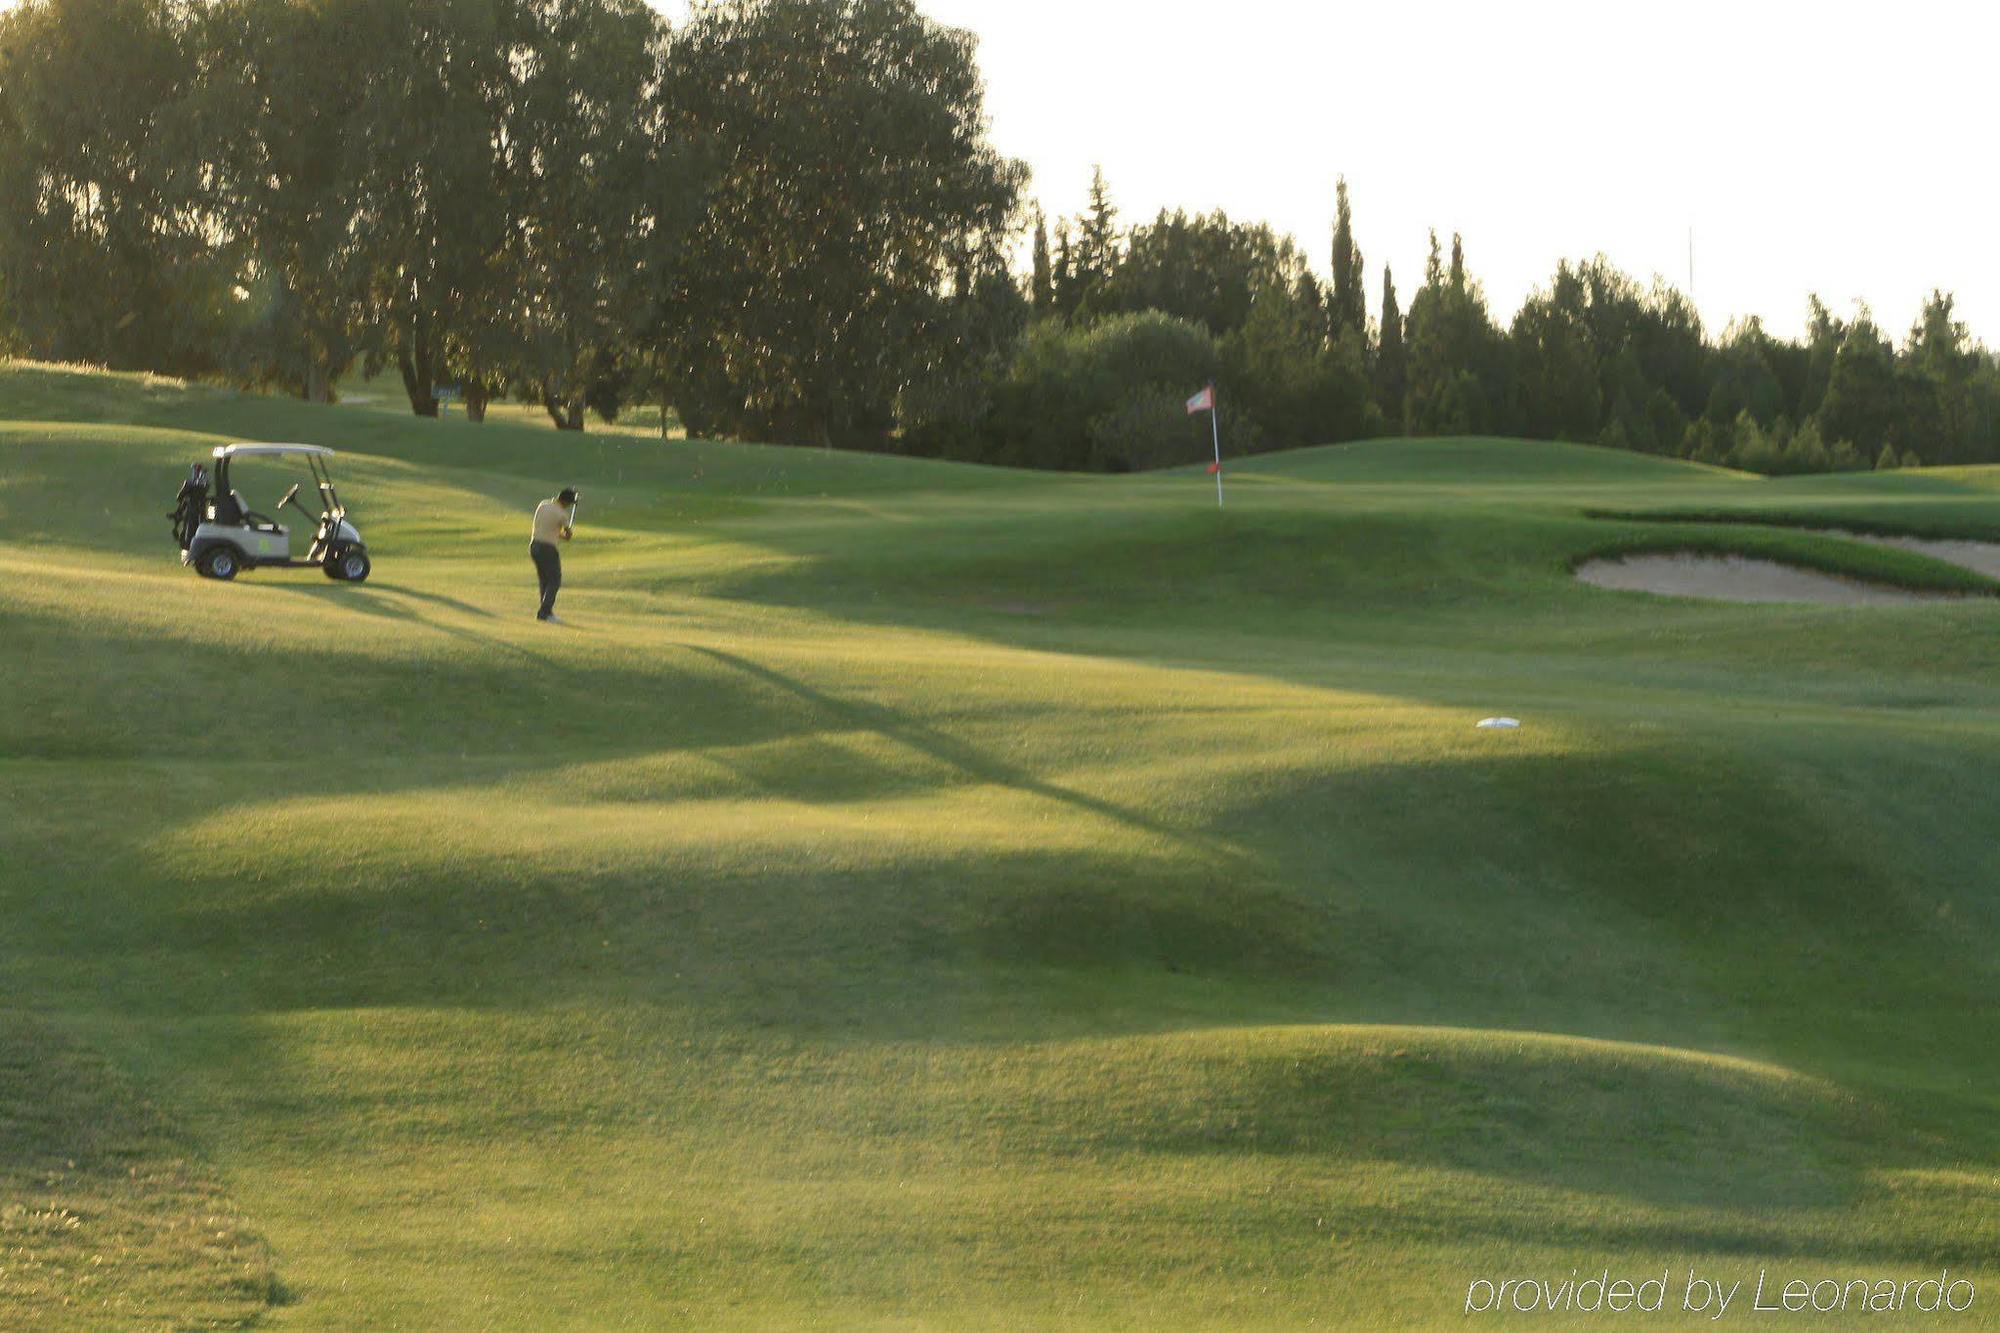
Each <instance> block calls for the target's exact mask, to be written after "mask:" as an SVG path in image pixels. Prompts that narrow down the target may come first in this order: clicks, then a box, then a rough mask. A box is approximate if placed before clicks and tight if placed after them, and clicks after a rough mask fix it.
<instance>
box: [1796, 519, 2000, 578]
mask: <svg viewBox="0 0 2000 1333" xmlns="http://www.w3.org/2000/svg"><path fill="white" fill-rule="evenodd" d="M1812 531H1814V532H1816V533H1818V534H1819V535H1820V536H1822V537H1839V538H1841V539H1842V540H1843V541H1850V542H1866V543H1868V544H1869V545H1870V546H1895V547H1900V548H1901V549H1903V550H1905V551H1915V552H1916V553H1917V554H1918V555H1927V556H1929V557H1930V558H1931V559H1933V560H1942V561H1944V562H1945V563H1946V564H1947V565H1957V566H1959V567H1960V568H1961V569H1969V570H1972V571H1973V572H1974V573H1977V574H1984V575H1985V576H1986V577H1987V578H1989V579H2000V542H1973V541H1958V540H1940V539H1937V538H1932V537H1878V536H1875V535H1874V534H1873V533H1867V532H1842V531H1840V530H1839V529H1838V528H1814V529H1812Z"/></svg>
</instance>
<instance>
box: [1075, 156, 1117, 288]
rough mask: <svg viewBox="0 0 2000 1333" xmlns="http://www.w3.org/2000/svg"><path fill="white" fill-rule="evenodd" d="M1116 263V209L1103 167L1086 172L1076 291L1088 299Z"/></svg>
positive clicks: (1103, 281) (1109, 276) (1077, 252)
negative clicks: (1086, 198) (1087, 201)
mask: <svg viewBox="0 0 2000 1333" xmlns="http://www.w3.org/2000/svg"><path fill="white" fill-rule="evenodd" d="M1117 267H1118V210H1117V208H1116V207H1114V206H1113V205H1112V202H1111V189H1110V187H1109V186H1107V185H1106V184H1105V183H1104V168H1102V167H1094V168H1092V170H1091V173H1090V208H1089V211H1087V212H1086V213H1085V214H1084V215H1083V217H1082V218H1081V219H1080V220H1079V222H1078V227H1077V244H1076V279H1077V286H1078V288H1079V289H1080V290H1079V295H1080V297H1081V298H1082V299H1084V300H1088V299H1089V297H1091V296H1092V295H1095V294H1096V293H1097V292H1098V291H1099V290H1101V289H1102V288H1103V286H1104V284H1106V283H1107V282H1109V281H1110V280H1111V274H1112V271H1113V270H1114V269H1116V268H1117Z"/></svg>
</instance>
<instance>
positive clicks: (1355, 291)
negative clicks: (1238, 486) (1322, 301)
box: [1331, 176, 1368, 339]
mask: <svg viewBox="0 0 2000 1333" xmlns="http://www.w3.org/2000/svg"><path fill="white" fill-rule="evenodd" d="M1331 316H1332V334H1333V337H1334V338H1335V339H1338V338H1339V337H1340V335H1341V334H1342V333H1344V332H1349V331H1352V332H1354V333H1357V334H1360V335H1362V336H1363V337H1364V338H1365V337H1366V336H1367V332H1368V298H1367V295H1366V293H1365V291H1364V288H1363V282H1362V262H1361V248H1360V247H1359V246H1357V245H1356V244H1355V243H1354V213H1353V210H1352V209H1351V208H1350V207H1349V205H1348V202H1347V178H1346V177H1345V176H1343V177H1341V178H1340V180H1339V181H1338V182H1337V183H1336V184H1335V186H1334V222H1333V303H1332V310H1331Z"/></svg>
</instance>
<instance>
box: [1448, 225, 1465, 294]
mask: <svg viewBox="0 0 2000 1333" xmlns="http://www.w3.org/2000/svg"><path fill="white" fill-rule="evenodd" d="M1451 289H1452V290H1453V291H1455V292H1462V291H1464V290H1465V239H1464V238H1463V237H1461V236H1460V235H1459V234H1458V233H1457V232H1453V233H1452V234H1451Z"/></svg>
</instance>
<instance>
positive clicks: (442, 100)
mask: <svg viewBox="0 0 2000 1333" xmlns="http://www.w3.org/2000/svg"><path fill="white" fill-rule="evenodd" d="M347 13H348V15H349V16H350V21H365V22H366V23H367V24H368V30H369V33H370V43H369V44H370V45H371V46H372V47H373V48H374V49H375V50H376V51H377V52H379V55H378V56H377V57H376V59H375V60H374V61H373V62H372V64H371V65H370V67H369V69H368V71H367V72H366V77H365V80H364V82H363V84H362V88H363V92H362V96H361V98H360V101H359V103H358V104H357V106H356V108H355V117H354V121H353V124H352V126H351V128H350V133H351V135H352V136H353V137H354V138H355V139H356V140H357V141H359V142H362V143H365V144H366V145H367V151H366V153H365V154H364V155H363V156H362V162H361V166H362V169H363V170H364V171H366V172H367V173H368V175H367V179H366V180H365V181H364V182H363V186H362V199H363V200H364V201H365V202H364V205H363V207H362V208H361V209H360V211H359V213H358V216H357V226H358V227H359V228H360V235H361V246H362V250H363V256H364V264H365V268H366V275H367V276H366V295H367V309H368V322H367V324H366V326H365V328H364V333H363V336H362V341H363V344H364V346H365V348H366V362H365V364H366V366H367V369H368V370H369V372H370V373H371V374H372V373H374V372H375V371H377V370H379V369H381V367H382V366H383V365H385V364H393V365H394V366H395V367H396V369H397V372H398V375H399V376H400V378H401V379H402V382H403V389H404V392H405V394H406V395H407V397H408V398H409V402H410V409H411V411H412V412H414V413H416V414H417V415H418V416H427V417H434V416H436V415H437V414H438V400H437V396H436V388H437V386H438V385H439V384H440V383H443V382H445V381H447V380H458V381H461V383H462V388H463V391H464V399H465V403H466V412H467V415H468V416H470V417H473V418H474V419H481V418H483V416H484V412H485V403H486V398H487V396H488V391H489V385H490V384H491V383H492V382H493V381H495V380H498V379H502V378H504V377H505V375H506V373H507V366H508V364H509V363H510V362H511V361H512V360H513V359H514V357H515V354H516V352H517V351H518V344H517V342H516V340H515V338H514V337H513V334H514V332H515V330H514V329H513V328H512V327H511V325H512V318H511V317H512V315H513V313H514V308H515V303H514V300H513V293H514V291H515V290H517V289H518V288H519V287H521V286H522V284H523V275H522V274H521V273H520V271H519V269H518V267H517V266H516V265H515V264H514V263H513V262H511V260H512V259H514V258H518V256H510V255H509V253H508V249H509V246H510V245H511V244H512V243H513V242H514V241H515V239H516V237H517V236H518V232H517V230H516V222H517V220H518V218H517V213H516V208H515V204H516V203H517V200H516V199H514V198H513V197H512V196H511V195H510V192H509V190H508V188H507V186H508V184H509V183H510V181H514V182H518V181H519V180H521V179H522V178H521V177H519V176H510V173H509V172H508V170H507V169H506V168H507V163H506V158H505V152H506V149H507V147H508V146H509V145H510V143H511V142H512V141H511V139H510V134H511V132H512V130H514V129H516V128H518V123H516V124H514V125H510V124H509V117H510V114H512V113H513V112H515V111H516V109H517V108H516V107H515V106H514V105H513V96H512V95H513V93H514V92H515V91H516V87H515V78H516V75H517V69H516V66H515V65H514V63H513V59H512V58H513V56H514V54H515V53H517V52H522V51H526V50H528V49H529V47H528V45H527V44H526V43H525V42H524V41H523V40H522V33H521V31H519V30H518V29H517V28H516V27H515V26H514V25H513V24H510V23H509V21H508V20H509V17H510V11H509V9H508V7H507V6H505V5H504V4H502V3H501V2H500V0H444V2H443V3H436V4H424V5H409V4H405V3H399V2H397V0H360V2H358V3H353V2H351V4H350V8H349V9H348V11H347ZM512 17H514V18H515V19H517V20H524V21H526V22H529V23H532V22H533V21H534V20H535V18H536V17H537V15H536V13H535V11H532V10H522V11H513V12H512Z"/></svg>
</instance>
